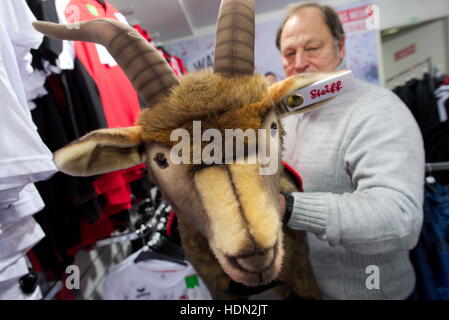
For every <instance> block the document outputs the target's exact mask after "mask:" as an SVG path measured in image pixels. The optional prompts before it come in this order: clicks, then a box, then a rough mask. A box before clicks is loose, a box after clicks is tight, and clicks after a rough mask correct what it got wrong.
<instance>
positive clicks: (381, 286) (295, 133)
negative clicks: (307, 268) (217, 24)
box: [277, 4, 425, 299]
mask: <svg viewBox="0 0 449 320" xmlns="http://www.w3.org/2000/svg"><path fill="white" fill-rule="evenodd" d="M344 42H345V35H344V31H343V28H342V26H341V23H340V21H339V19H338V15H337V14H336V13H335V11H334V10H333V9H331V8H329V7H325V6H320V5H318V4H300V5H296V6H294V7H292V8H291V9H290V10H289V12H288V15H287V18H286V19H285V21H284V23H283V24H282V25H281V28H280V30H279V32H278V36H277V45H278V48H279V50H280V52H281V55H282V62H283V66H284V69H285V72H286V74H287V76H291V75H294V74H298V73H304V72H316V71H332V70H335V69H337V68H338V67H339V66H340V64H341V62H342V61H343V58H344V54H345V48H344ZM283 125H284V129H285V131H286V137H285V139H284V147H285V151H284V155H283V157H284V159H285V160H286V161H287V162H288V163H290V164H291V165H292V166H293V167H294V168H295V169H296V170H298V172H299V173H300V174H301V176H302V178H303V182H304V192H302V193H292V194H289V195H286V196H285V202H284V200H283V199H282V198H283V197H281V202H282V203H283V206H285V215H284V222H285V223H286V224H287V226H288V227H290V228H292V229H297V230H306V231H308V233H307V234H308V241H309V248H310V254H309V256H310V259H311V263H312V267H313V270H314V273H315V276H316V277H317V280H318V284H319V286H320V288H321V290H322V293H323V296H324V298H326V299H406V298H407V297H409V296H410V294H411V293H412V291H413V289H414V285H415V275H414V270H413V267H412V264H411V262H410V260H409V251H410V250H411V249H412V248H413V247H414V246H415V245H416V243H417V241H418V238H419V233H420V230H421V226H422V219H423V215H422V204H423V185H424V171H425V170H424V165H425V163H424V150H423V143H422V137H421V134H420V131H419V128H418V126H417V124H416V122H415V120H414V118H413V116H412V115H411V113H410V112H409V110H408V109H407V107H406V106H405V105H404V104H403V103H402V102H401V101H400V100H399V99H398V98H397V97H396V96H395V95H394V94H392V93H391V92H390V91H388V90H386V89H384V88H381V87H378V86H374V85H371V84H368V83H365V82H362V81H360V80H356V90H355V91H353V92H349V93H346V94H342V95H340V96H337V97H335V98H334V99H332V100H331V101H330V102H329V103H328V104H327V105H326V106H324V107H323V108H321V109H316V110H313V111H310V112H307V113H304V114H302V115H293V116H289V117H286V118H285V119H284V121H283Z"/></svg>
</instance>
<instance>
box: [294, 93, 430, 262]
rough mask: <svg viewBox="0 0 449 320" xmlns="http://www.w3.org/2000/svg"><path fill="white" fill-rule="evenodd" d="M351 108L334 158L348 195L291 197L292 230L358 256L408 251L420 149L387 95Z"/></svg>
mask: <svg viewBox="0 0 449 320" xmlns="http://www.w3.org/2000/svg"><path fill="white" fill-rule="evenodd" d="M381 93H382V94H383V95H385V97H382V98H379V96H378V95H373V96H372V97H371V98H368V99H364V101H363V106H361V107H356V108H355V110H354V111H353V114H352V117H351V119H350V121H349V123H348V126H347V129H346V132H345V133H344V136H343V143H342V145H341V149H340V159H341V160H339V161H343V164H342V165H343V166H344V168H345V170H346V172H347V174H349V176H350V177H351V181H352V184H353V186H354V191H353V192H351V193H343V194H336V193H325V192H323V193H294V197H295V201H294V208H293V212H292V216H291V218H290V220H289V222H288V225H289V227H291V228H292V229H301V230H307V231H310V232H313V233H315V234H316V235H317V236H318V237H319V238H320V239H322V240H324V241H328V242H329V244H330V245H331V246H336V245H341V246H343V247H345V248H346V249H348V250H350V251H353V252H356V253H359V254H379V253H385V252H390V251H396V250H410V249H412V248H413V247H414V246H415V245H416V243H417V241H418V238H419V233H420V230H421V226H422V220H423V214H422V205H423V186H424V172H425V169H424V166H425V161H424V149H423V142H422V136H421V133H420V130H419V128H418V126H417V124H416V121H415V119H414V118H413V116H412V115H411V113H410V112H409V110H408V109H407V107H406V106H405V105H403V103H402V102H401V101H400V100H399V99H397V98H396V97H395V96H393V94H390V93H389V92H386V91H384V90H382V91H381Z"/></svg>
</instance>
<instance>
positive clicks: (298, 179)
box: [282, 161, 303, 192]
mask: <svg viewBox="0 0 449 320" xmlns="http://www.w3.org/2000/svg"><path fill="white" fill-rule="evenodd" d="M282 165H283V166H284V168H285V169H286V171H287V172H288V173H289V174H290V176H291V177H292V178H293V179H294V180H295V181H296V187H297V188H298V190H299V191H300V192H302V191H303V189H302V179H301V176H300V175H299V173H298V172H297V171H296V170H295V169H293V167H292V166H291V165H289V164H288V163H287V162H285V161H282Z"/></svg>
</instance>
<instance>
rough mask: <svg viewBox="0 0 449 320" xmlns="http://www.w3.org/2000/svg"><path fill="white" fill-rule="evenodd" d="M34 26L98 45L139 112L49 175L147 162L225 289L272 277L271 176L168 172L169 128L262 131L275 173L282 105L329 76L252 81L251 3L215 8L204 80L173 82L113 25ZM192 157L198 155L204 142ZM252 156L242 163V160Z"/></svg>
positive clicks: (59, 158) (74, 147) (78, 146)
mask: <svg viewBox="0 0 449 320" xmlns="http://www.w3.org/2000/svg"><path fill="white" fill-rule="evenodd" d="M34 26H35V28H36V29H37V30H39V31H41V32H42V33H44V34H46V35H48V36H51V37H54V38H58V39H67V40H81V41H90V42H96V43H100V44H102V45H104V46H105V47H106V48H107V49H108V50H109V52H110V53H111V54H112V56H113V57H114V58H115V59H116V61H117V62H118V64H119V65H120V66H121V68H122V69H123V70H124V72H125V73H126V75H127V76H128V78H129V79H130V81H131V82H132V83H133V85H134V87H135V88H136V90H137V91H138V92H139V94H140V96H141V98H142V99H143V100H144V101H145V102H146V104H147V106H148V108H146V109H144V110H143V111H142V112H141V114H140V116H139V118H138V121H137V124H136V125H135V126H133V127H129V128H116V129H101V130H97V131H94V132H91V133H89V134H87V135H86V136H84V137H82V138H80V139H78V140H77V141H74V142H73V143H71V144H70V145H68V146H66V147H64V148H62V149H61V150H58V151H57V152H56V153H55V155H54V160H55V163H56V165H57V166H58V168H59V169H60V170H61V171H63V172H65V173H67V174H70V175H75V176H89V175H96V174H102V173H106V172H110V171H114V170H118V169H124V168H129V167H132V166H134V165H137V164H140V163H146V167H147V170H148V171H149V174H150V177H151V179H152V181H153V182H154V183H156V184H157V185H158V187H159V188H160V190H161V191H162V193H163V195H164V196H165V197H166V199H167V200H168V201H169V202H170V203H171V205H172V206H173V208H174V209H175V211H176V213H177V215H178V218H179V220H180V221H181V222H182V223H183V225H186V226H189V227H190V228H193V229H195V230H198V231H199V232H200V233H201V234H202V235H204V237H206V238H207V239H208V242H209V246H210V248H211V250H212V252H213V253H214V254H215V256H216V258H217V259H218V261H219V263H220V264H221V266H222V268H223V270H224V271H225V272H226V273H227V274H228V275H229V276H230V277H231V278H232V279H233V280H234V281H237V282H241V283H244V284H246V285H259V284H263V283H267V282H270V281H272V280H273V279H274V278H276V277H277V275H278V274H279V271H280V269H281V265H282V260H283V254H284V252H283V246H282V228H281V224H280V215H279V170H277V171H276V172H275V173H272V174H267V175H261V174H260V168H261V166H263V164H261V163H260V162H259V161H256V162H255V163H253V164H249V163H245V164H239V163H236V161H234V162H233V163H224V164H210V163H208V164H206V163H204V162H200V163H199V164H198V163H197V164H183V163H182V164H176V163H174V162H173V161H172V158H171V156H170V151H171V150H172V148H173V147H174V146H175V144H176V142H177V141H171V140H170V136H171V133H172V132H173V130H175V129H178V128H183V129H185V130H187V132H189V133H192V132H193V131H194V130H193V127H194V125H193V121H195V120H196V121H201V130H202V131H201V132H204V131H205V130H207V129H216V130H218V132H220V133H225V130H226V129H242V130H247V129H254V130H256V131H257V130H265V131H266V132H267V134H266V136H267V137H272V138H274V140H273V139H271V140H270V141H271V142H270V143H272V144H274V146H275V147H276V148H272V146H270V147H269V148H268V149H269V150H273V149H274V150H276V151H275V152H277V153H278V154H277V156H276V162H278V163H276V165H278V167H279V168H281V165H280V161H281V157H280V149H281V148H280V147H279V148H277V146H280V145H281V135H282V134H281V133H282V130H280V131H279V130H274V129H276V128H281V124H280V121H279V119H280V117H282V116H283V115H285V109H284V108H282V107H281V106H282V105H283V102H284V101H285V100H286V99H288V98H289V96H291V95H292V93H293V92H294V91H295V90H297V89H299V88H302V87H305V86H307V85H309V84H312V83H314V82H316V81H318V80H322V79H325V78H327V77H329V76H331V75H334V73H332V74H319V73H315V74H305V75H298V76H292V77H289V78H287V79H285V80H284V81H282V82H279V83H276V84H274V85H272V86H270V87H269V88H267V86H266V82H265V80H264V78H263V77H262V76H260V75H254V74H253V71H254V3H253V0H241V1H238V0H224V1H222V3H221V7H220V12H219V17H218V22H217V35H216V50H215V62H214V69H213V71H201V72H196V73H191V74H188V75H186V76H184V77H183V78H182V79H181V80H178V79H177V78H176V77H175V75H174V73H173V72H172V71H171V69H170V67H169V66H168V64H167V63H166V62H165V60H164V59H163V58H162V56H161V55H160V54H159V53H158V52H157V51H156V50H155V49H154V48H153V47H152V46H151V45H150V44H149V43H148V42H147V41H146V40H145V39H144V38H143V37H141V36H140V35H139V34H138V33H137V32H136V31H135V30H134V29H132V28H131V27H129V26H127V25H125V24H122V23H119V22H118V21H115V20H112V19H98V20H92V21H88V22H83V23H80V25H79V28H74V27H73V26H69V27H67V26H63V25H57V24H52V23H48V22H36V23H35V24H34ZM216 132H217V131H216ZM225 135H226V134H224V136H225ZM193 138H195V137H193ZM247 142H248V140H247ZM201 148H202V150H203V151H204V148H205V146H204V143H203V144H202V145H201ZM252 156H254V155H252V154H250V153H248V152H246V153H245V154H244V158H246V159H247V158H249V157H252ZM234 160H236V159H234ZM247 162H249V161H247ZM181 231H182V230H181Z"/></svg>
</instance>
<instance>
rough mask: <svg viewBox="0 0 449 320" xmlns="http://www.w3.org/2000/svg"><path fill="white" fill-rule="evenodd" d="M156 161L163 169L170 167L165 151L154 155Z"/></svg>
mask: <svg viewBox="0 0 449 320" xmlns="http://www.w3.org/2000/svg"><path fill="white" fill-rule="evenodd" d="M154 161H156V163H157V165H158V166H159V168H161V169H165V168H167V167H168V162H167V158H166V157H165V155H164V154H163V153H157V154H156V156H155V157H154Z"/></svg>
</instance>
